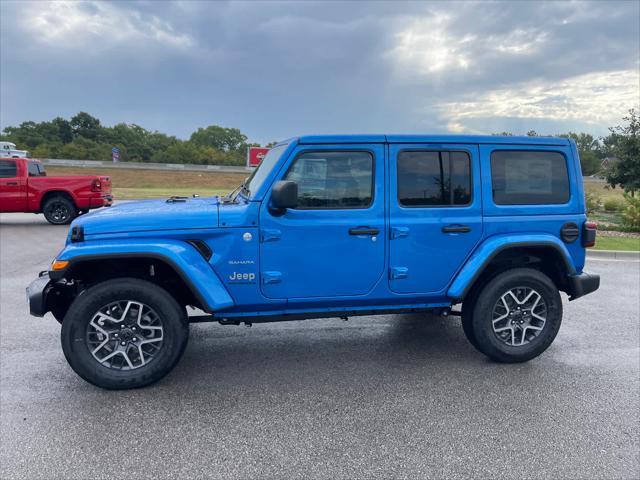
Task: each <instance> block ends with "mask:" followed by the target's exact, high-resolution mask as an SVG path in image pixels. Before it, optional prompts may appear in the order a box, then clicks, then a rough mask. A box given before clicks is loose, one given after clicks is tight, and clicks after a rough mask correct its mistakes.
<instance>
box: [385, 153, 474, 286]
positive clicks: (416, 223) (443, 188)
mask: <svg viewBox="0 0 640 480" xmlns="http://www.w3.org/2000/svg"><path fill="white" fill-rule="evenodd" d="M389 157H390V172H389V184H390V185H389V192H390V195H389V202H390V207H389V214H390V239H389V244H390V257H389V258H390V265H389V284H390V289H391V290H392V291H394V292H396V293H418V294H438V293H439V292H442V291H443V290H444V289H445V288H446V287H447V285H448V284H449V282H450V281H451V280H452V278H453V277H454V275H455V273H456V272H457V271H458V269H459V268H460V267H461V266H462V264H463V263H464V261H465V259H466V258H467V257H468V256H469V255H470V253H471V252H472V250H473V249H474V247H475V246H476V245H477V244H478V242H479V241H480V240H481V238H482V197H481V194H480V189H481V186H480V162H479V153H478V147H477V145H468V144H460V145H454V144H405V145H403V144H391V145H390V146H389Z"/></svg>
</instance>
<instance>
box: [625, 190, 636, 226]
mask: <svg viewBox="0 0 640 480" xmlns="http://www.w3.org/2000/svg"><path fill="white" fill-rule="evenodd" d="M624 199H625V200H626V201H627V207H626V208H625V209H624V211H623V212H622V224H623V225H624V226H625V227H627V228H628V229H629V230H631V231H634V232H640V197H632V196H631V195H629V194H628V193H626V192H625V193H624Z"/></svg>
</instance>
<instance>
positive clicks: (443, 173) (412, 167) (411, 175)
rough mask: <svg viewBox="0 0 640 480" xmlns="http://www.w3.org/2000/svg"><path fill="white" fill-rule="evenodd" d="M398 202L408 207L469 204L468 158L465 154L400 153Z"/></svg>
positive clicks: (469, 177) (469, 172)
mask: <svg viewBox="0 0 640 480" xmlns="http://www.w3.org/2000/svg"><path fill="white" fill-rule="evenodd" d="M398 201H399V202H400V204H401V205H405V206H408V207H416V206H450V205H467V204H469V203H470V202H471V160H470V158H469V155H468V154H467V153H465V152H434V151H407V152H400V154H398Z"/></svg>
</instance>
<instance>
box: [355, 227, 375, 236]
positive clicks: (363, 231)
mask: <svg viewBox="0 0 640 480" xmlns="http://www.w3.org/2000/svg"><path fill="white" fill-rule="evenodd" d="M378 233H380V230H378V229H377V228H371V227H356V228H350V229H349V235H378Z"/></svg>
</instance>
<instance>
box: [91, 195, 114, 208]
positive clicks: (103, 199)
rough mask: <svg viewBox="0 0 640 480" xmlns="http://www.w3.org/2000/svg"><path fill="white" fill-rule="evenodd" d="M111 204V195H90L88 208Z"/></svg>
mask: <svg viewBox="0 0 640 480" xmlns="http://www.w3.org/2000/svg"><path fill="white" fill-rule="evenodd" d="M112 204H113V195H102V196H100V197H92V198H91V201H90V203H89V208H100V207H110V206H111V205H112Z"/></svg>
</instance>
